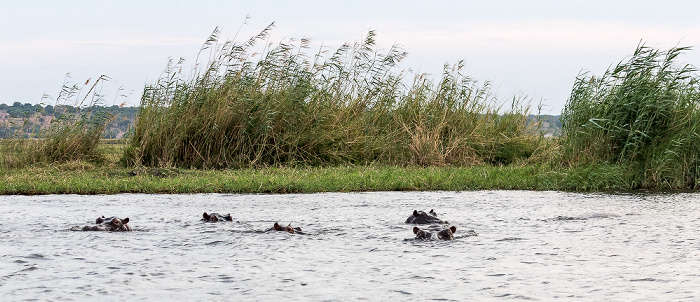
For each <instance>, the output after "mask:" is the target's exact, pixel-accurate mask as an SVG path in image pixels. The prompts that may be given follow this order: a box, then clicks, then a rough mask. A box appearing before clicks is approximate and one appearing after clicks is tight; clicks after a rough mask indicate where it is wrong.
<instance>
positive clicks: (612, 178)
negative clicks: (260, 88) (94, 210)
mask: <svg viewBox="0 0 700 302" xmlns="http://www.w3.org/2000/svg"><path fill="white" fill-rule="evenodd" d="M623 174H624V173H623V171H622V170H621V169H619V168H616V167H610V166H590V167H587V168H585V169H565V170H559V171H555V170H553V169H551V168H543V167H536V166H524V167H493V166H479V167H471V168H458V167H429V168H419V167H407V168H401V167H391V166H386V167H364V166H342V167H325V168H318V167H310V168H289V167H288V168H264V169H240V170H194V169H193V170H189V169H157V168H141V169H128V168H119V167H106V166H93V165H91V164H86V163H68V164H60V165H52V166H48V167H42V168H27V169H15V170H4V171H0V194H3V195H14V194H23V195H32V194H118V193H164V194H187V193H316V192H358V191H436V190H449V191H466V190H556V191H612V190H630V189H634V188H633V187H631V186H630V184H629V183H627V182H626V181H625V179H624V176H623Z"/></svg>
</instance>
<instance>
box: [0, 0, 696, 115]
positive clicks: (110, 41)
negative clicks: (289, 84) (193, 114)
mask: <svg viewBox="0 0 700 302" xmlns="http://www.w3.org/2000/svg"><path fill="white" fill-rule="evenodd" d="M699 11H700V1H694V0H666V1H658V0H656V1H651V0H635V1H619V0H588V1H567V0H531V1H530V0H521V1H497V0H491V1H469V0H464V1H430V0H423V1H411V0H400V1H399V0H391V1H382V0H374V1H365V0H359V1H358V0H354V1H329V0H325V1H305V0H297V1H266V0H256V1H250V0H249V1H224V0H208V1H207V0H199V1H179V0H158V1H149V0H125V1H114V0H112V1H102V0H92V1H78V0H64V1H55V0H43V1H41V0H22V1H14V0H0V103H7V104H11V103H13V102H21V103H39V102H41V97H42V96H43V95H44V94H48V95H51V96H54V97H55V96H56V95H57V94H58V92H59V91H60V88H61V85H62V83H63V79H64V77H65V74H66V73H69V72H70V73H71V76H72V78H73V80H74V81H76V82H83V81H85V80H87V79H88V78H93V79H94V78H97V77H99V76H100V75H101V74H105V75H107V76H110V77H111V78H113V81H112V82H111V83H110V84H109V85H108V86H105V88H104V89H103V93H104V94H106V95H107V97H108V98H110V95H111V96H112V98H113V96H116V94H117V88H118V87H123V88H124V90H125V91H126V92H127V93H130V94H129V97H128V99H119V101H116V102H117V103H121V102H122V101H126V102H127V103H128V104H129V105H138V102H139V98H140V95H141V92H142V89H143V87H144V85H145V84H146V83H150V82H152V81H154V80H155V79H156V78H157V77H158V76H159V74H160V72H161V71H162V70H163V68H164V67H165V64H166V62H167V60H168V58H169V57H172V58H175V59H177V58H179V57H184V58H185V59H187V60H188V61H187V62H190V63H192V62H193V61H194V59H195V56H196V55H197V52H198V50H199V49H200V47H201V45H202V43H203V42H204V40H206V38H207V37H208V36H209V34H210V33H211V31H212V30H213V29H214V28H215V27H216V26H220V27H222V28H223V32H222V34H221V38H222V39H231V38H233V37H234V35H235V33H236V31H237V30H238V28H239V27H240V26H241V24H242V23H243V20H244V19H245V17H246V16H247V15H248V16H250V17H251V19H249V20H248V24H247V25H245V26H244V28H243V30H242V31H241V33H240V34H239V40H243V39H247V38H248V37H250V36H252V35H254V34H256V33H257V32H259V31H260V30H262V29H263V28H265V26H267V25H268V24H269V23H271V22H273V21H274V22H275V23H276V28H275V29H274V30H273V34H272V36H271V40H272V41H279V40H281V39H284V38H297V39H299V38H304V37H306V38H311V39H312V40H313V41H314V42H315V43H316V44H315V45H320V44H321V43H323V45H325V46H330V47H333V48H335V47H337V46H340V45H341V44H342V43H343V42H354V41H357V40H360V39H362V37H363V35H364V34H366V32H367V31H368V30H369V29H373V30H375V31H376V32H377V33H378V39H377V41H378V43H379V46H380V47H381V48H384V49H387V48H389V47H390V46H391V45H392V44H394V43H398V44H401V45H403V46H404V48H405V50H406V51H408V53H409V55H408V58H407V59H406V60H405V61H404V62H403V63H402V65H401V67H402V68H403V69H408V68H411V69H413V70H415V71H420V72H427V73H432V74H435V75H436V76H439V73H440V71H441V69H442V66H443V64H445V63H448V62H449V63H454V62H456V61H457V60H459V59H464V60H465V61H466V73H467V74H468V75H470V76H471V77H473V78H475V79H477V80H480V81H487V80H488V81H491V82H492V83H493V85H494V87H495V88H497V94H498V96H499V97H500V98H501V99H503V100H508V99H510V98H511V97H512V96H513V95H527V96H529V98H531V99H532V100H533V103H534V104H535V105H536V104H537V103H540V102H541V103H542V104H543V105H544V107H543V113H547V114H559V113H560V111H561V109H562V108H563V107H564V105H565V103H566V98H567V97H568V95H569V92H570V90H571V86H572V84H573V82H574V79H575V77H576V75H578V74H579V72H581V71H582V70H589V71H591V72H592V73H594V74H602V73H603V72H604V71H605V70H606V69H607V68H608V67H609V66H610V65H611V64H616V63H617V62H619V61H621V60H623V59H625V58H626V57H627V56H629V55H630V54H631V53H632V52H633V51H634V49H635V48H636V46H637V44H639V43H640V41H642V42H643V43H645V44H646V45H648V46H655V47H659V48H663V49H665V48H669V47H673V46H676V45H681V46H692V47H694V48H695V50H693V51H691V52H689V53H687V54H686V55H684V56H682V57H681V58H680V60H681V61H682V62H685V63H690V64H692V65H695V66H699V65H700V49H697V48H698V46H699V45H700V18H698V17H697V12H699ZM186 65H187V64H186ZM44 102H45V103H47V104H48V103H51V101H44ZM110 102H111V101H110ZM107 105H112V104H111V103H109V104H107Z"/></svg>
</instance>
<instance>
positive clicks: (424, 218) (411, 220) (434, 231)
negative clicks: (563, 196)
mask: <svg viewBox="0 0 700 302" xmlns="http://www.w3.org/2000/svg"><path fill="white" fill-rule="evenodd" d="M202 221H203V222H226V221H233V217H231V214H227V215H222V214H219V213H211V214H207V212H204V214H203V215H202ZM128 223H129V218H128V217H127V218H124V219H121V218H118V217H109V218H105V217H104V216H101V217H98V218H97V219H96V220H95V225H92V226H89V225H87V226H85V227H83V229H82V230H83V231H109V232H130V231H132V229H131V227H130V226H129V224H128ZM406 223H408V224H428V225H430V226H429V227H428V228H424V229H421V228H419V227H417V226H416V227H413V233H414V234H416V238H417V239H426V240H454V233H456V232H457V227H455V226H450V227H443V226H444V225H447V224H449V223H448V222H447V221H443V220H441V219H440V218H438V217H437V213H435V211H433V210H432V209H431V210H430V212H423V211H418V210H414V211H413V213H412V214H411V215H410V216H408V218H407V219H406ZM266 231H283V232H287V233H290V234H304V233H303V232H302V230H301V228H300V227H292V224H291V223H290V224H288V225H287V226H283V225H280V224H279V223H277V222H275V224H274V225H273V226H272V227H271V228H269V229H267V230H266ZM472 232H473V231H472ZM474 235H475V233H474Z"/></svg>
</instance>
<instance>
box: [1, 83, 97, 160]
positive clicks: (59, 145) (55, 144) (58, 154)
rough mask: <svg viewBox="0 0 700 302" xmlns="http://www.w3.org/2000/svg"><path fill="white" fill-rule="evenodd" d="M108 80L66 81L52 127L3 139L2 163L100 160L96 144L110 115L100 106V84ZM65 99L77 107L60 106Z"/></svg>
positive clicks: (59, 96) (60, 94) (38, 128)
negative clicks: (24, 136) (74, 82)
mask: <svg viewBox="0 0 700 302" xmlns="http://www.w3.org/2000/svg"><path fill="white" fill-rule="evenodd" d="M68 78H69V77H67V79H68ZM106 80H108V78H107V77H106V76H104V75H103V76H100V77H99V78H98V79H97V80H96V81H95V82H94V83H93V84H92V85H91V86H87V85H88V84H89V83H90V80H88V81H86V82H85V83H84V84H83V85H78V84H70V83H68V82H66V83H65V84H64V85H63V88H62V89H61V92H60V93H59V95H58V97H57V99H56V104H57V105H56V106H55V113H54V115H53V118H52V120H51V122H50V126H48V127H46V128H40V127H37V129H35V130H33V132H32V133H31V135H30V137H32V138H31V139H26V138H20V137H11V138H5V139H2V143H1V144H0V148H1V149H3V151H4V152H3V156H1V157H0V166H2V167H3V168H6V169H7V168H21V167H27V166H31V165H35V164H52V163H65V162H73V161H93V162H99V161H101V160H102V159H103V156H102V154H101V152H100V151H99V150H98V148H97V144H98V143H99V140H100V137H101V136H102V132H103V131H104V129H105V127H106V125H107V124H108V123H109V121H110V116H109V114H108V113H106V112H105V111H104V110H102V109H103V107H100V106H97V105H99V104H100V103H101V102H102V101H103V96H102V95H101V85H102V83H103V82H104V81H106ZM84 89H87V91H84ZM64 102H65V103H67V102H72V103H74V107H76V108H77V110H70V108H69V107H68V106H61V104H62V103H64ZM30 118H31V117H30Z"/></svg>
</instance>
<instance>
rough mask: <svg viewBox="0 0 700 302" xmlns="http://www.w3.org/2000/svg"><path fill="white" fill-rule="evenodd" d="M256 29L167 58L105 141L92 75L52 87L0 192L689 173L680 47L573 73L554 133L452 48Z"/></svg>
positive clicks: (322, 188)
mask: <svg viewBox="0 0 700 302" xmlns="http://www.w3.org/2000/svg"><path fill="white" fill-rule="evenodd" d="M269 30H270V28H267V29H265V30H264V31H263V32H262V33H261V34H260V35H258V36H256V37H253V38H251V39H250V40H248V41H246V42H245V43H236V42H233V41H228V42H225V43H223V44H220V45H221V46H220V47H217V45H219V44H217V40H218V37H217V35H218V31H215V32H214V33H213V34H212V36H210V37H209V40H208V41H207V43H206V44H205V45H204V47H203V48H202V52H201V54H205V53H206V52H210V53H209V54H208V55H207V56H208V57H209V58H212V59H211V60H210V61H209V62H207V63H206V64H199V63H197V62H196V63H195V66H201V68H197V69H195V70H193V72H192V74H189V75H185V74H183V73H182V70H183V69H185V70H187V69H186V68H183V66H182V64H183V62H178V63H176V64H173V63H170V64H168V66H167V68H166V70H165V72H164V73H163V76H162V77H161V78H160V79H158V80H157V81H156V82H155V83H154V84H152V85H149V86H147V87H146V89H145V92H144V94H143V96H142V99H141V106H140V107H139V108H138V110H139V111H138V115H137V119H136V122H135V123H134V124H133V126H132V127H133V128H132V129H131V130H130V131H129V135H128V136H127V137H126V138H125V139H123V140H104V139H102V140H101V138H103V137H105V136H106V135H105V129H106V128H107V127H108V125H110V124H111V123H114V120H115V119H116V118H115V115H114V114H111V113H110V112H108V111H105V110H101V109H105V108H106V107H101V106H99V105H100V104H101V103H103V101H102V94H101V93H100V92H99V91H98V89H97V88H98V87H99V85H98V84H99V82H100V81H103V80H105V78H100V79H99V80H98V81H97V82H96V83H94V84H93V85H92V86H87V85H88V83H85V85H83V86H79V85H73V86H70V85H65V86H64V89H63V90H62V94H61V96H60V97H59V99H61V100H63V101H68V100H70V101H71V102H72V103H74V104H79V105H78V106H77V107H62V105H56V106H54V107H52V108H51V110H53V111H54V113H52V114H53V116H57V115H56V114H55V111H57V110H58V109H59V108H61V110H62V111H61V114H59V115H58V116H59V117H58V118H55V119H52V120H51V122H50V125H49V126H48V127H44V126H42V127H36V126H27V125H29V124H28V123H27V122H26V121H37V118H38V116H37V115H33V114H31V113H30V114H25V116H24V120H25V124H24V125H25V126H26V127H20V128H15V132H14V133H32V135H30V136H29V137H35V138H36V139H23V138H24V137H25V136H22V135H19V134H15V135H14V136H12V137H7V136H6V139H3V140H1V141H0V152H1V153H0V194H46V193H80V194H103V193H106V194H109V193H120V192H140V193H195V192H240V193H256V192H275V193H287V192H326V191H373V190H476V189H526V190H571V191H603V190H632V189H640V188H646V189H696V188H698V187H700V171H699V170H700V161H699V160H698V156H699V154H700V139H699V137H698V124H699V123H700V116H699V113H698V100H699V98H698V97H699V96H700V95H698V77H697V75H696V74H695V70H694V69H693V68H692V67H691V66H689V65H677V64H676V63H675V60H676V59H677V57H678V55H679V54H680V53H682V52H683V51H685V50H687V48H673V49H670V50H668V51H659V50H656V49H652V48H648V47H645V46H639V47H638V49H637V51H636V52H635V53H634V55H633V56H632V57H631V58H629V59H628V60H626V61H623V62H621V63H620V64H618V65H617V66H615V67H614V68H612V69H611V70H609V71H608V72H606V73H605V74H604V75H603V76H602V77H595V76H588V75H587V74H585V73H584V74H582V75H580V76H579V77H578V78H577V81H576V84H575V85H574V87H573V90H572V94H571V96H570V98H569V100H568V102H567V105H566V108H565V110H564V112H563V113H562V117H561V125H562V128H561V135H560V136H554V137H545V135H544V133H545V132H547V133H556V134H559V132H556V130H552V129H557V124H558V123H559V121H558V120H557V119H547V118H545V117H536V116H535V117H534V118H533V115H532V114H531V113H530V111H529V107H528V105H527V102H526V101H525V100H521V99H513V100H512V101H510V102H507V104H510V106H504V104H506V103H505V102H502V101H499V100H496V99H495V98H494V97H493V96H492V93H491V90H490V86H489V84H488V83H486V84H479V83H478V82H476V81H475V80H473V79H471V78H469V77H467V76H465V75H463V74H462V67H463V65H462V63H461V62H459V63H457V64H456V65H454V66H449V65H446V66H445V69H444V72H443V74H442V75H441V77H440V78H439V79H438V80H437V81H435V82H434V81H433V80H431V79H429V78H428V77H426V76H425V75H416V76H414V77H413V78H411V79H410V80H409V79H407V75H406V73H404V72H403V71H397V70H396V68H397V67H396V66H397V63H398V62H400V61H401V60H402V59H403V58H404V57H405V56H406V53H405V52H404V51H403V50H401V48H400V47H399V46H393V47H391V48H390V49H389V50H387V51H380V50H378V49H376V46H375V44H374V33H373V32H370V33H369V34H368V36H367V37H366V38H365V39H364V40H363V41H362V42H360V43H355V44H352V45H350V44H346V45H343V46H342V47H341V48H339V49H337V50H336V51H334V52H327V51H325V50H321V51H319V52H318V53H315V54H313V55H310V54H308V53H307V49H308V41H306V40H302V41H300V42H299V44H298V45H297V46H295V45H293V44H292V43H291V42H290V43H281V44H279V45H276V46H274V47H273V46H271V45H269V46H267V47H266V48H265V50H264V51H263V52H261V53H259V52H256V47H255V45H256V43H257V42H259V41H261V40H264V39H265V37H266V36H267V34H268V32H269ZM268 47H269V48H268ZM205 55H206V54H205ZM407 83H410V84H407ZM83 90H86V92H83ZM83 104H84V105H83ZM15 105H17V104H15ZM20 105H21V104H20ZM71 108H73V109H74V110H71ZM0 109H2V108H0ZM9 109H10V108H9V107H8V108H5V110H6V111H7V112H9V111H10V110H9ZM41 109H43V110H48V107H46V108H43V107H39V108H34V107H32V108H29V109H27V110H29V112H32V111H31V110H35V111H36V110H41ZM25 111H26V110H25ZM25 111H21V110H14V111H13V113H12V114H14V115H17V116H19V115H22V114H23V113H22V112H25ZM123 120H125V119H123V118H122V121H123ZM545 128H547V129H545ZM17 129H21V131H19V130H17Z"/></svg>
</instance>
